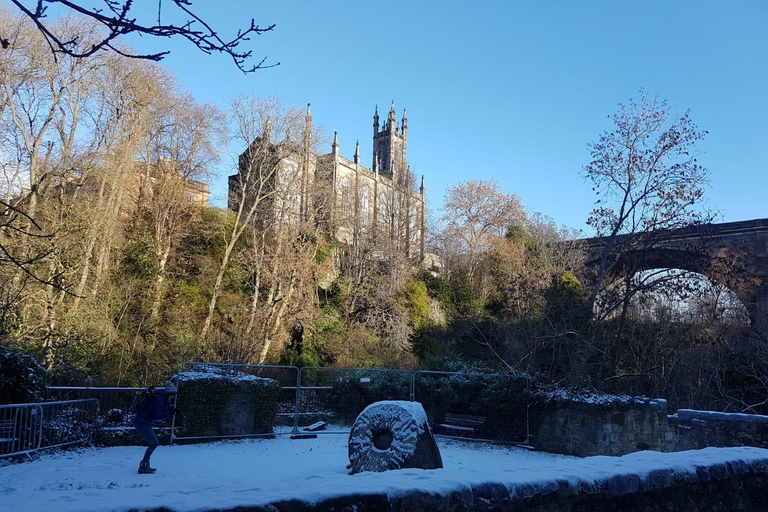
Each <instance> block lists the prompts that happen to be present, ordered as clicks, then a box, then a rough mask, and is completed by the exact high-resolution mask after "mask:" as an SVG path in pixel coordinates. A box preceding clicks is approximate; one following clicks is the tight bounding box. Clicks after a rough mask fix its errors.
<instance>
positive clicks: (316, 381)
mask: <svg viewBox="0 0 768 512" xmlns="http://www.w3.org/2000/svg"><path fill="white" fill-rule="evenodd" d="M195 371H199V372H201V373H206V372H207V373H211V372H213V373H217V374H220V375H222V376H227V375H231V376H233V377H236V378H240V377H241V376H242V375H253V376H256V377H263V378H270V379H274V380H276V381H277V382H278V384H279V385H280V392H279V395H278V397H277V409H276V411H275V414H274V423H273V424H270V427H271V428H267V429H261V428H258V429H256V428H254V429H251V430H249V427H248V422H249V421H251V419H252V418H253V417H254V415H256V414H260V412H259V411H260V410H262V409H265V410H270V408H274V396H272V397H270V398H269V399H268V400H267V399H262V398H260V397H249V396H245V395H243V394H238V396H232V397H229V398H227V402H226V403H213V402H211V403H207V402H206V403H196V402H194V401H193V400H194V398H192V396H193V395H192V394H190V393H187V392H186V391H188V390H189V387H188V385H187V384H185V380H181V381H180V382H179V394H178V397H177V399H176V400H177V401H176V403H175V405H177V406H178V407H180V408H181V410H182V411H183V413H184V416H185V418H184V419H183V421H180V420H179V419H178V418H176V417H174V418H173V420H172V421H170V422H168V423H166V425H169V426H170V427H171V429H170V430H171V442H174V440H179V441H181V440H187V441H193V440H198V439H225V438H239V437H263V436H274V435H288V434H290V435H297V434H300V433H303V432H305V429H306V427H308V426H310V425H312V424H316V423H318V422H321V421H322V422H325V425H324V426H323V427H324V428H323V429H322V430H319V431H315V432H314V433H316V434H323V433H328V434H348V433H349V432H350V431H351V429H352V425H353V424H354V421H355V419H356V418H357V416H358V415H359V414H360V413H361V412H362V411H363V409H365V408H366V407H367V406H368V405H370V404H372V403H374V402H378V401H381V400H404V401H416V402H420V403H421V404H422V405H423V406H424V410H425V411H426V413H427V417H428V419H429V422H430V425H431V426H432V430H433V432H434V433H435V434H437V435H443V436H446V437H461V438H463V439H474V440H484V441H503V442H510V443H518V444H528V440H529V436H528V434H529V432H528V429H529V422H528V409H529V407H530V406H531V405H530V403H531V402H530V401H529V399H530V395H529V394H528V387H529V385H528V381H527V379H525V378H524V377H516V376H513V375H510V374H484V373H459V372H435V371H409V370H390V369H361V368H333V367H304V368H301V369H299V368H297V367H295V366H270V365H244V364H223V363H202V362H183V363H181V364H180V365H179V367H178V373H177V378H178V374H179V373H181V372H195ZM49 389H50V390H51V392H52V394H53V395H54V396H57V397H78V398H81V397H82V398H85V397H88V398H98V399H99V400H100V401H101V403H102V407H101V410H102V411H103V416H102V422H103V424H104V425H105V426H107V427H130V426H131V423H130V420H131V414H130V406H131V402H132V400H133V397H134V396H135V395H136V393H137V392H138V391H140V390H141V389H143V388H95V387H63V386H60V387H51V388H49ZM510 403H513V404H515V405H514V406H512V407H510V406H509V405H508V404H510ZM448 413H452V414H466V415H475V416H482V417H484V418H485V423H484V424H483V425H482V427H480V428H477V429H474V430H471V431H466V432H462V433H461V434H458V435H457V433H456V431H450V430H444V429H441V428H440V427H439V425H440V424H441V423H442V422H443V421H444V419H445V416H446V414H448ZM270 414H271V412H270ZM236 416H240V417H239V418H237V417H236ZM243 417H245V418H246V419H245V420H243ZM222 418H223V419H222ZM270 418H271V417H270ZM270 421H272V420H271V419H270ZM185 423H186V424H187V426H188V425H190V424H192V423H194V424H195V426H198V425H200V424H208V425H211V428H210V429H207V430H206V429H203V430H201V429H200V428H191V429H190V428H187V427H186V426H185ZM222 423H224V424H223V425H222ZM234 423H238V427H237V428H232V424H234ZM257 423H258V421H257ZM243 424H245V426H243ZM272 425H273V427H272Z"/></svg>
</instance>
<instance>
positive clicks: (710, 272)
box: [585, 219, 768, 325]
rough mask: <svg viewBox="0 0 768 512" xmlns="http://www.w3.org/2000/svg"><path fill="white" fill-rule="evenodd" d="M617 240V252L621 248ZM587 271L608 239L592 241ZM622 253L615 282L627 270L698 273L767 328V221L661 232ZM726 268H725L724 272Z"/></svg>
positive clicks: (615, 271) (594, 263)
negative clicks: (722, 287) (725, 288)
mask: <svg viewBox="0 0 768 512" xmlns="http://www.w3.org/2000/svg"><path fill="white" fill-rule="evenodd" d="M622 239H624V240H626V239H627V235H622V236H620V237H619V238H618V244H617V247H622V244H621V240H622ZM585 242H586V243H587V246H588V251H587V266H588V267H590V268H592V269H594V268H596V267H597V265H599V263H600V260H599V254H600V249H602V248H603V247H604V246H605V243H606V239H605V238H599V237H598V238H588V239H586V240H585ZM637 247H639V248H637V249H629V250H627V251H625V252H623V253H622V254H621V257H620V261H619V265H617V267H616V268H615V269H614V273H613V274H614V275H613V277H614V278H615V277H618V276H620V275H623V274H625V273H626V272H627V271H630V270H629V269H632V270H631V271H634V272H637V271H642V270H650V269H655V268H669V269H673V268H675V269H683V270H690V271H693V272H698V273H700V274H703V275H705V276H707V277H708V278H710V279H711V280H713V281H715V282H717V283H721V284H724V285H726V286H728V287H729V288H730V289H731V290H732V291H733V292H734V293H735V294H736V295H737V296H738V297H739V298H740V299H741V300H742V301H743V302H744V305H745V306H746V308H747V311H748V312H749V315H750V318H751V319H752V322H753V323H756V322H758V323H763V324H764V325H765V323H768V219H755V220H746V221H739V222H725V223H720V224H702V225H700V226H693V227H689V228H682V229H675V230H669V231H661V232H657V233H654V234H653V239H652V241H649V242H648V243H647V244H643V243H641V244H638V246H637ZM726 267H727V268H726Z"/></svg>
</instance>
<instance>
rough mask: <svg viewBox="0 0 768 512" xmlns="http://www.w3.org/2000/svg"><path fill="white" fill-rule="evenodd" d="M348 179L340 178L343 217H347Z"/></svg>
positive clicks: (348, 208)
mask: <svg viewBox="0 0 768 512" xmlns="http://www.w3.org/2000/svg"><path fill="white" fill-rule="evenodd" d="M349 206H350V205H349V179H348V178H342V180H341V213H342V214H343V215H344V216H347V215H349V210H350V207H349Z"/></svg>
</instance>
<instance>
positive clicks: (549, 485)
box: [155, 459, 768, 512]
mask: <svg viewBox="0 0 768 512" xmlns="http://www.w3.org/2000/svg"><path fill="white" fill-rule="evenodd" d="M526 510H530V511H533V510H535V511H541V510H547V511H548V512H560V511H563V512H565V511H572V510H591V511H595V512H609V511H611V512H612V511H616V510H633V511H640V512H657V511H658V512H661V511H668V510H675V511H676V512H699V511H702V512H703V511H711V510H718V511H731V510H733V511H743V510H768V459H761V460H756V461H752V462H749V463H747V462H744V461H741V460H733V461H729V462H722V463H717V464H711V465H708V466H698V467H696V469H695V470H690V471H680V470H674V469H669V468H666V469H659V470H652V471H649V472H647V474H645V475H638V474H621V475H617V476H614V477H611V478H607V479H604V480H598V481H594V482H584V483H581V484H572V483H571V482H568V481H566V480H552V481H548V482H540V483H538V484H536V485H530V484H524V485H520V484H507V483H502V482H490V483H486V484H481V485H473V486H466V487H462V488H458V489H455V490H452V491H448V492H445V493H442V494H433V493H427V492H423V491H410V492H406V493H400V494H396V495H389V494H386V493H378V494H366V495H350V496H342V497H337V498H332V499H327V500H323V501H321V502H319V503H306V502H303V501H300V500H291V501H281V502H277V503H271V504H269V505H264V506H253V507H242V506H241V507H237V508H236V509H232V512H235V511H237V512H327V511H334V512H358V511H365V512H432V511H434V512H491V511H496V512H501V511H526ZM167 511H168V509H165V508H160V509H156V510H155V512H167ZM221 512H226V511H221Z"/></svg>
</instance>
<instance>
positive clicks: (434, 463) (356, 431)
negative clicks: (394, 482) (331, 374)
mask: <svg viewBox="0 0 768 512" xmlns="http://www.w3.org/2000/svg"><path fill="white" fill-rule="evenodd" d="M348 448H349V462H350V466H349V467H350V474H355V473H360V472H363V471H376V472H381V471H387V470H390V469H404V468H419V469H438V468H442V467H443V459H442V457H441V456H440V450H439V449H438V448H437V443H436V442H435V438H434V436H433V435H432V430H431V429H430V428H429V422H428V421H427V414H426V413H425V412H424V407H422V405H421V404H420V403H418V402H405V401H384V402H375V403H373V404H371V405H369V406H368V407H366V408H365V410H363V412H361V413H360V415H359V416H358V417H357V419H356V420H355V424H354V425H353V426H352V431H351V432H350V434H349V445H348Z"/></svg>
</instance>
